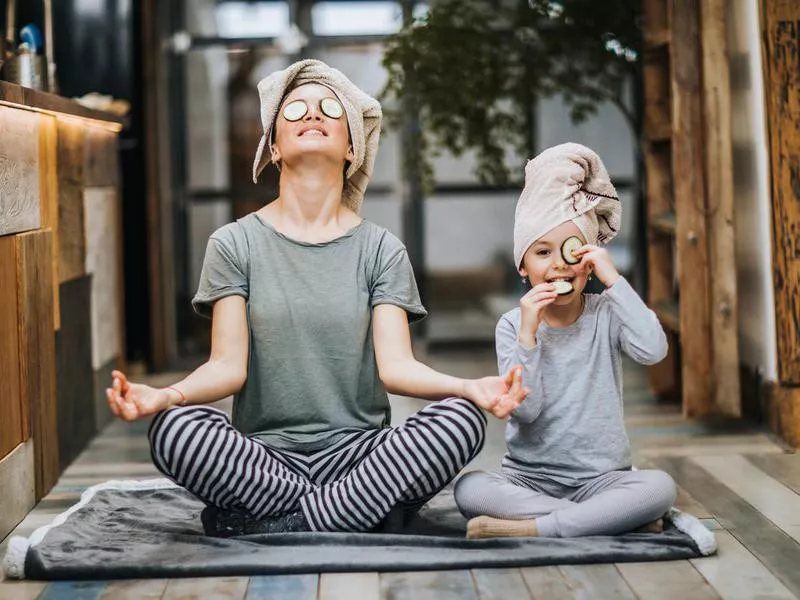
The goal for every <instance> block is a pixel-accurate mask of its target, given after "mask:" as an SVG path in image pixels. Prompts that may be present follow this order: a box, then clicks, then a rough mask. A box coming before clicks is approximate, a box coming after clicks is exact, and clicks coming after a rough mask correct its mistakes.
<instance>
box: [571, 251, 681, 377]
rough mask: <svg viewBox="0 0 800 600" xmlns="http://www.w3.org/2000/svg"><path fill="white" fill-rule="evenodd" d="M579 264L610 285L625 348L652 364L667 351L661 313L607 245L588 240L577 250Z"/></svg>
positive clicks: (614, 309) (620, 341) (605, 293)
mask: <svg viewBox="0 0 800 600" xmlns="http://www.w3.org/2000/svg"><path fill="white" fill-rule="evenodd" d="M572 254H573V256H575V257H576V258H578V259H580V261H581V262H580V267H581V268H583V269H588V270H589V271H591V270H592V269H594V272H595V274H596V275H597V277H598V278H599V279H600V281H601V282H603V284H604V285H605V286H606V288H608V289H607V290H606V291H605V292H604V295H605V296H606V298H607V299H609V300H610V304H611V310H612V311H613V317H614V325H615V331H616V332H618V333H619V343H620V347H621V348H622V350H623V351H624V352H625V354H627V355H628V356H630V357H631V358H632V359H633V360H635V361H636V362H638V363H640V364H643V365H653V364H655V363H657V362H660V361H662V360H663V359H664V357H665V356H666V355H667V336H666V334H665V333H664V329H663V328H662V327H661V323H659V322H658V317H656V315H655V313H654V312H653V311H652V310H650V309H649V308H647V305H646V304H645V303H644V302H643V301H642V299H641V298H640V297H639V294H637V293H636V291H635V290H634V289H633V288H632V287H631V285H630V284H629V283H628V281H627V280H626V279H625V278H624V277H622V276H621V275H620V274H619V272H618V271H617V269H616V267H615V266H614V263H613V262H612V261H611V256H610V255H609V253H608V251H607V250H606V249H605V248H599V247H597V246H593V245H591V244H587V245H585V246H583V247H582V248H579V249H578V250H576V251H574V252H573V253H572Z"/></svg>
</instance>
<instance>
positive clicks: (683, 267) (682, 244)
mask: <svg viewBox="0 0 800 600" xmlns="http://www.w3.org/2000/svg"><path fill="white" fill-rule="evenodd" d="M698 4H699V0H674V3H673V8H672V20H673V22H672V43H671V44H670V52H671V54H670V58H671V64H672V127H673V131H672V133H673V139H672V168H673V173H676V174H681V176H679V177H675V181H674V192H675V213H676V245H677V255H678V261H677V262H678V282H679V289H680V332H681V355H682V362H683V366H682V377H683V413H684V415H685V416H687V417H696V416H702V415H704V414H707V413H708V412H709V411H710V409H711V392H712V390H711V387H712V385H711V384H712V369H711V361H712V357H711V327H710V318H709V310H708V306H709V298H710V293H709V289H708V272H709V263H708V236H707V232H706V210H707V209H706V206H707V204H706V198H705V190H704V185H703V183H704V169H703V160H704V153H703V139H702V132H703V119H702V110H703V94H702V80H701V73H700V69H699V68H698V65H699V64H700V58H701V57H700V44H699V33H700V29H699V18H700V11H699V6H698Z"/></svg>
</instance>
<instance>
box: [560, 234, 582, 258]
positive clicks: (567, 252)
mask: <svg viewBox="0 0 800 600" xmlns="http://www.w3.org/2000/svg"><path fill="white" fill-rule="evenodd" d="M582 247H583V242H582V241H581V238H579V237H577V236H574V235H573V236H572V237H568V238H567V239H565V240H564V243H563V244H561V257H562V258H563V259H564V262H565V263H567V264H568V265H576V264H578V263H579V262H581V259H580V258H576V257H575V256H574V255H573V254H572V253H573V252H574V251H575V250H578V249H579V248H582Z"/></svg>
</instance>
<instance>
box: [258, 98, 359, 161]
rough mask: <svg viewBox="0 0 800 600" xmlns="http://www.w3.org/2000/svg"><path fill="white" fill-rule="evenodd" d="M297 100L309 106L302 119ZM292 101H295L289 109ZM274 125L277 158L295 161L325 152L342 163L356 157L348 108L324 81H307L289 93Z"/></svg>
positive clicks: (274, 157) (274, 151) (274, 152)
mask: <svg viewBox="0 0 800 600" xmlns="http://www.w3.org/2000/svg"><path fill="white" fill-rule="evenodd" d="M297 101H302V102H304V103H305V107H306V112H305V114H304V115H302V116H301V117H300V118H297V114H299V113H298V102H297ZM292 103H295V104H294V105H293V106H291V107H290V109H289V110H288V111H286V107H287V106H289V105H291V104H292ZM299 106H302V104H299ZM323 108H324V109H325V110H323ZM332 109H336V110H332ZM326 113H327V114H326ZM332 114H333V115H338V117H336V116H333V117H332V116H330V115H332ZM287 116H288V117H289V118H287ZM290 119H291V120H290ZM274 128H275V139H274V142H273V144H272V154H273V159H274V160H276V161H292V160H293V159H295V158H296V157H298V156H301V155H307V154H322V155H325V156H328V157H330V158H331V160H333V161H335V162H340V163H342V164H344V163H345V162H346V161H348V160H350V161H351V160H353V158H354V156H353V148H352V145H351V144H350V132H349V129H348V124H347V114H346V113H345V112H344V107H343V106H342V105H341V102H340V101H339V99H338V98H337V96H336V94H335V93H333V91H332V90H331V89H330V88H328V87H326V86H324V85H322V84H319V83H307V84H304V85H301V86H298V87H297V88H295V89H293V90H292V91H291V92H289V94H288V95H287V96H286V98H284V100H283V102H282V103H281V106H280V109H279V110H278V116H277V117H276V118H275V125H274Z"/></svg>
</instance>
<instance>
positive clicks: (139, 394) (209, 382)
mask: <svg viewBox="0 0 800 600" xmlns="http://www.w3.org/2000/svg"><path fill="white" fill-rule="evenodd" d="M249 338H250V336H249V332H248V328H247V313H246V309H245V300H244V298H243V297H241V296H227V297H225V298H221V299H220V300H218V301H217V302H215V303H214V312H213V319H212V322H211V354H210V356H209V359H208V361H206V362H205V363H203V364H202V365H201V366H200V367H198V368H197V369H195V370H194V371H193V372H192V373H190V374H189V375H188V376H187V377H186V378H185V379H183V380H181V381H179V382H177V383H175V384H173V385H172V386H170V387H168V388H153V387H150V386H148V385H144V384H140V383H132V382H130V381H128V379H127V377H125V374H124V373H122V372H121V371H114V372H113V373H112V376H113V378H114V379H113V383H112V387H111V388H109V389H107V390H106V397H107V400H108V405H109V407H110V408H111V412H113V413H114V414H115V415H116V416H118V417H120V418H121V419H124V420H125V421H134V420H136V419H139V418H141V417H145V416H147V415H151V414H154V413H157V412H159V411H161V410H164V409H166V408H169V407H170V406H174V405H175V404H179V403H182V402H185V403H187V404H205V403H208V402H215V401H217V400H221V399H222V398H225V397H226V396H230V395H231V394H233V393H235V392H237V391H239V390H240V389H241V387H242V385H244V382H245V380H246V379H247V360H248V353H249V349H250V348H249V341H250V340H249Z"/></svg>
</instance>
